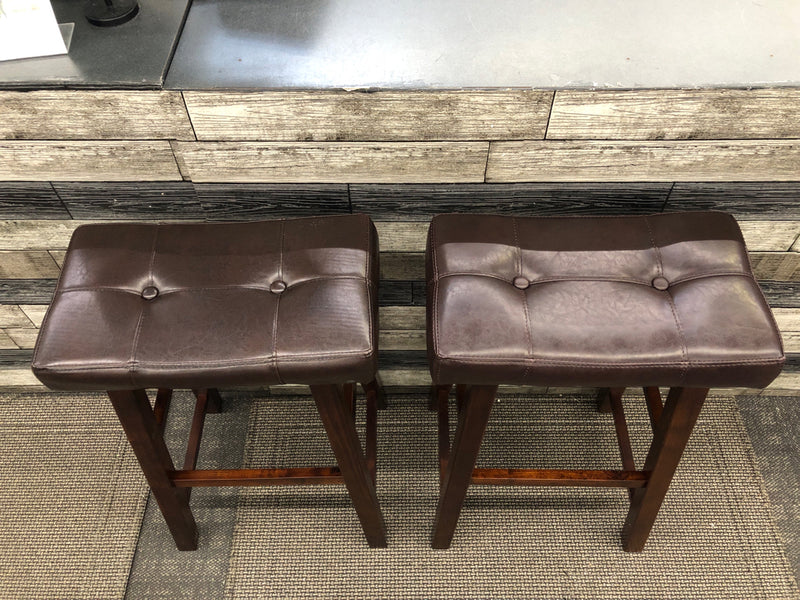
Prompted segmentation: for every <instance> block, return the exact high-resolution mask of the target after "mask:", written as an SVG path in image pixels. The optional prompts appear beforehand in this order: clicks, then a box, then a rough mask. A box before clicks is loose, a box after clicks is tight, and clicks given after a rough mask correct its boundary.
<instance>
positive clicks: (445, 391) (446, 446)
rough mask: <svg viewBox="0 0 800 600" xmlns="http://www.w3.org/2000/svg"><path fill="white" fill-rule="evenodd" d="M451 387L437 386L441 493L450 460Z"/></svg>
mask: <svg viewBox="0 0 800 600" xmlns="http://www.w3.org/2000/svg"><path fill="white" fill-rule="evenodd" d="M451 387H453V386H451V385H437V386H435V388H434V389H435V390H436V394H437V396H438V398H437V402H438V404H439V412H438V415H437V421H438V426H439V427H438V429H439V491H441V489H442V486H443V485H444V474H445V473H446V472H447V462H448V460H450V413H449V409H448V405H447V404H448V400H449V399H450V388H451Z"/></svg>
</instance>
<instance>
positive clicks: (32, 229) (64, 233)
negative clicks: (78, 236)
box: [0, 220, 86, 250]
mask: <svg viewBox="0 0 800 600" xmlns="http://www.w3.org/2000/svg"><path fill="white" fill-rule="evenodd" d="M84 223H86V221H38V220H30V221H21V220H20V221H17V220H14V221H0V250H49V249H51V248H66V247H67V246H68V245H69V240H70V238H71V237H72V233H73V232H74V231H75V229H76V228H77V227H78V226H80V225H82V224H84Z"/></svg>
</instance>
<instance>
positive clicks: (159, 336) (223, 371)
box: [32, 215, 386, 550]
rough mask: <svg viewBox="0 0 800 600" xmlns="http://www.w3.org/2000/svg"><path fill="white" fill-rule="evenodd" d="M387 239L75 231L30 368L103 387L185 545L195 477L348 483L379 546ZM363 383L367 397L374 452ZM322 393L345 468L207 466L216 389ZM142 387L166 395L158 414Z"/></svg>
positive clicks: (302, 222) (60, 384) (326, 228)
mask: <svg viewBox="0 0 800 600" xmlns="http://www.w3.org/2000/svg"><path fill="white" fill-rule="evenodd" d="M377 282H378V242H377V234H376V231H375V227H374V225H373V224H372V223H371V221H370V220H369V218H368V217H367V216H365V215H346V216H336V217H320V218H308V219H294V220H275V221H260V222H251V223H226V224H210V223H190V224H132V223H125V224H98V225H87V226H82V227H79V228H78V229H76V231H75V233H74V235H73V237H72V240H71V242H70V246H69V249H68V251H67V255H66V258H65V262H64V268H63V270H62V273H61V278H60V280H59V282H58V286H57V289H56V292H55V296H54V298H53V302H52V304H51V305H50V308H49V310H48V312H47V315H46V317H45V319H44V322H43V324H42V328H41V332H40V334H39V339H38V341H37V345H36V350H35V352H34V357H33V363H32V368H33V371H34V373H35V374H36V376H37V377H38V378H39V379H40V380H41V381H42V382H43V383H44V384H45V385H47V386H48V387H50V388H52V389H58V390H106V391H108V395H109V397H110V399H111V403H112V405H113V406H114V409H115V410H116V412H117V415H118V416H119V419H120V422H121V424H122V427H123V428H124V429H125V432H126V434H127V436H128V439H129V440H130V443H131V446H132V447H133V450H134V452H135V453H136V456H137V458H138V459H139V463H140V465H141V467H142V470H143V471H144V474H145V476H146V478H147V481H148V483H149V484H150V488H151V490H152V492H153V495H154V497H155V498H156V500H157V501H158V505H159V507H160V508H161V512H162V513H163V515H164V518H165V520H166V522H167V525H168V526H169V529H170V531H171V533H172V536H173V538H174V539H175V543H176V545H177V547H178V548H179V549H181V550H194V549H196V548H197V527H196V524H195V521H194V517H193V516H192V512H191V509H190V507H189V493H188V492H189V491H190V488H191V487H194V486H219V485H236V486H239V485H276V484H284V485H286V484H289V485H292V484H294V485H297V484H328V483H344V484H345V485H346V486H347V490H348V492H349V494H350V497H351V499H352V501H353V505H354V507H355V510H356V512H357V514H358V517H359V519H360V522H361V525H362V527H363V530H364V534H365V536H366V538H367V542H368V543H369V545H370V546H373V547H379V546H385V545H386V537H385V525H384V520H383V515H382V513H381V510H380V506H379V505H378V498H377V496H376V493H375V454H376V436H377V433H376V423H377V417H376V406H377V402H378V397H379V396H380V395H381V392H382V391H381V389H380V386H379V384H378V383H377V381H376V372H377V339H378V324H377V314H378V312H377V311H378V308H377V307H378V301H377ZM353 382H360V383H362V384H364V387H365V390H366V395H367V434H366V455H365V453H364V452H363V451H362V448H361V443H360V441H359V438H358V434H357V432H356V428H355V425H354V419H353V414H352V411H353V402H354V400H353V394H354V387H353ZM282 383H299V384H308V385H310V386H311V392H312V394H313V396H314V401H315V403H316V406H317V409H318V411H319V415H320V418H321V419H322V423H323V425H324V427H325V430H326V432H327V435H328V438H329V441H330V444H331V447H332V449H333V453H334V455H335V457H336V460H337V463H338V467H330V468H295V469H280V468H267V469H219V470H198V469H196V462H197V453H198V448H199V444H200V439H201V434H202V429H203V422H204V419H205V415H206V413H213V412H218V411H219V409H220V397H219V394H218V392H217V391H216V389H217V388H219V387H223V386H225V387H241V386H258V387H260V386H266V385H276V384H282ZM146 388H155V389H157V390H158V393H157V395H156V401H155V406H154V408H151V404H150V401H149V400H148V396H147V393H146V391H145V390H146ZM173 388H183V389H192V390H194V391H195V395H196V396H197V405H196V407H195V417H194V420H193V424H192V428H191V432H190V436H189V444H188V448H187V452H186V459H185V461H184V465H183V468H182V469H176V468H175V466H174V465H173V463H172V459H171V457H170V455H169V452H168V450H167V447H166V445H165V443H164V438H163V434H162V424H163V419H164V416H165V413H166V410H167V407H168V405H169V401H170V397H171V390H172V389H173Z"/></svg>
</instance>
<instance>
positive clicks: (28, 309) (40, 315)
mask: <svg viewBox="0 0 800 600" xmlns="http://www.w3.org/2000/svg"><path fill="white" fill-rule="evenodd" d="M48 308H49V307H48V305H47V304H20V305H19V309H20V310H21V311H22V312H23V313H24V314H25V316H26V317H27V318H28V319H29V320H30V322H31V323H32V324H33V326H34V327H41V326H42V321H44V316H45V314H47V309H48ZM26 326H27V325H13V327H26Z"/></svg>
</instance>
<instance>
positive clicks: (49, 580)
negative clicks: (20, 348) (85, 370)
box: [0, 394, 147, 600]
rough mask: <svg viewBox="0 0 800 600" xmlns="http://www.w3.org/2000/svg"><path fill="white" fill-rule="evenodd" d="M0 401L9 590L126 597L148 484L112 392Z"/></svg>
mask: <svg viewBox="0 0 800 600" xmlns="http://www.w3.org/2000/svg"><path fill="white" fill-rule="evenodd" d="M0 405H2V406H1V408H2V410H0V506H2V510H0V598H3V599H4V600H7V599H12V598H24V599H32V598H37V599H38V598H59V599H63V598H87V599H93V600H98V599H105V598H122V597H123V596H124V594H125V585H126V582H127V580H128V572H129V570H130V566H131V560H132V559H133V553H134V550H135V548H136V541H137V537H138V535H139V526H140V523H141V518H142V514H143V512H144V507H145V502H146V500H147V486H146V483H145V481H144V477H143V476H142V474H141V471H140V470H139V466H138V463H137V462H136V459H135V457H134V456H133V453H132V451H131V450H130V447H129V445H128V441H127V440H126V439H125V435H124V433H123V432H122V429H121V427H120V425H119V421H118V420H117V417H116V415H115V414H114V411H113V410H112V408H111V405H110V403H109V402H108V399H107V398H106V397H105V396H104V395H101V394H96V395H89V394H80V395H78V394H4V395H3V396H2V397H0Z"/></svg>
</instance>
